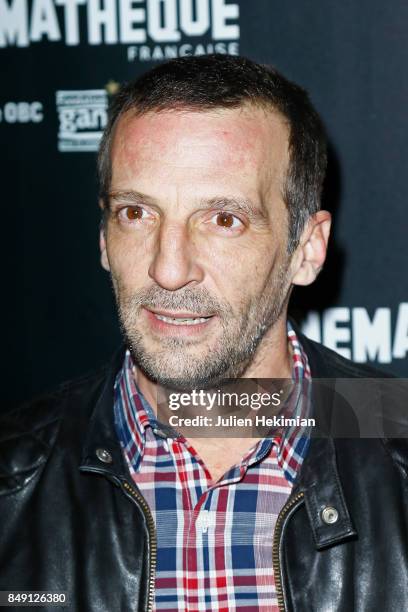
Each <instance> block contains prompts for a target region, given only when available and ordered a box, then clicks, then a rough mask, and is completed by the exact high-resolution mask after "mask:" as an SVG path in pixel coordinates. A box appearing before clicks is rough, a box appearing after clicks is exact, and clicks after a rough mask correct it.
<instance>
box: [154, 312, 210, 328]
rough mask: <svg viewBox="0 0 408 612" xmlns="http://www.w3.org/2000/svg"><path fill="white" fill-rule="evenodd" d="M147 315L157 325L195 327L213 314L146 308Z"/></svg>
mask: <svg viewBox="0 0 408 612" xmlns="http://www.w3.org/2000/svg"><path fill="white" fill-rule="evenodd" d="M146 311H147V313H148V314H149V316H150V317H151V318H152V319H153V321H156V322H157V324H158V325H162V326H163V325H164V326H166V325H168V326H171V327H179V328H180V327H186V326H188V327H190V328H193V327H197V328H199V327H200V326H203V325H205V324H206V323H208V322H209V320H210V319H212V318H213V316H214V315H207V314H202V313H195V312H168V311H155V310H151V309H146Z"/></svg>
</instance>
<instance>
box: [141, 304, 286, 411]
mask: <svg viewBox="0 0 408 612" xmlns="http://www.w3.org/2000/svg"><path fill="white" fill-rule="evenodd" d="M134 376H135V380H136V382H137V385H138V387H139V389H140V391H141V392H142V393H143V395H144V397H145V398H146V400H147V401H148V402H149V404H150V406H151V407H152V408H153V410H154V411H155V412H157V383H155V382H153V381H152V380H150V378H148V377H147V376H146V375H145V374H144V372H142V370H140V368H138V367H135V369H134ZM291 376H292V365H291V349H290V344H289V342H288V338H287V330H286V315H285V316H282V317H281V318H280V319H278V321H277V322H276V323H275V325H274V326H273V327H272V328H271V329H269V330H268V332H267V333H266V334H265V336H264V337H263V338H262V341H261V342H260V344H259V346H258V348H257V350H256V352H255V355H254V357H253V359H252V360H251V363H250V364H249V365H248V367H247V368H246V370H245V372H244V373H243V375H242V378H291Z"/></svg>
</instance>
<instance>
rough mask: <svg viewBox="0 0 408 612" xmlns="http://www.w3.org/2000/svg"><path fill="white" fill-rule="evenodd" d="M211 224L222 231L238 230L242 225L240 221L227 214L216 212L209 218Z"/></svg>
mask: <svg viewBox="0 0 408 612" xmlns="http://www.w3.org/2000/svg"><path fill="white" fill-rule="evenodd" d="M211 222H212V223H214V225H217V226H218V227H222V228H224V229H238V228H239V227H241V226H242V225H243V223H242V221H241V220H240V219H238V217H236V216H235V215H233V214H232V213H229V212H224V211H222V212H218V213H217V214H216V215H214V216H213V217H212V218H211Z"/></svg>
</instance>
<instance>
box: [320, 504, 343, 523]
mask: <svg viewBox="0 0 408 612" xmlns="http://www.w3.org/2000/svg"><path fill="white" fill-rule="evenodd" d="M338 518H339V513H338V512H337V510H336V508H333V506H326V507H325V508H323V510H322V520H323V522H324V523H326V525H333V523H337V521H338Z"/></svg>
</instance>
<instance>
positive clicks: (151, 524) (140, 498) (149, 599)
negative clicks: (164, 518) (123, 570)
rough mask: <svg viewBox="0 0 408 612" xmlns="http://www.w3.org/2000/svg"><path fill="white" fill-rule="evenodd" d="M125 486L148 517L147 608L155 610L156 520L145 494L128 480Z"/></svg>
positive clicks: (148, 611) (149, 610)
mask: <svg viewBox="0 0 408 612" xmlns="http://www.w3.org/2000/svg"><path fill="white" fill-rule="evenodd" d="M122 484H123V488H124V489H125V490H126V491H127V492H128V493H130V494H131V495H132V496H133V497H134V498H135V499H137V501H138V502H139V505H140V507H141V508H142V510H143V513H144V515H145V518H146V522H147V528H148V531H149V536H150V558H149V577H148V585H149V590H148V596H147V609H146V612H153V604H154V581H155V571H156V560H157V541H156V529H155V525H154V520H153V517H152V513H151V512H150V508H149V506H148V505H147V503H146V500H145V499H144V498H143V496H142V495H141V494H140V493H139V492H138V491H136V489H134V488H133V487H131V486H130V484H129V483H128V482H123V483H122Z"/></svg>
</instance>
